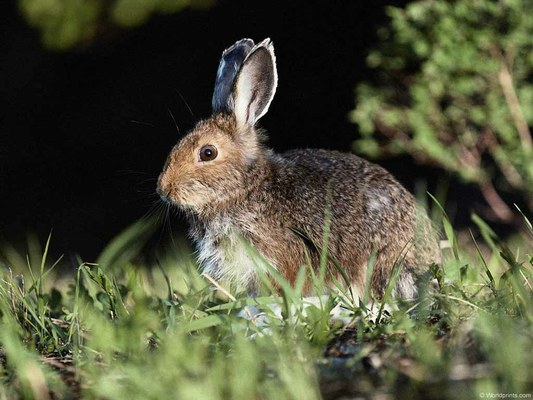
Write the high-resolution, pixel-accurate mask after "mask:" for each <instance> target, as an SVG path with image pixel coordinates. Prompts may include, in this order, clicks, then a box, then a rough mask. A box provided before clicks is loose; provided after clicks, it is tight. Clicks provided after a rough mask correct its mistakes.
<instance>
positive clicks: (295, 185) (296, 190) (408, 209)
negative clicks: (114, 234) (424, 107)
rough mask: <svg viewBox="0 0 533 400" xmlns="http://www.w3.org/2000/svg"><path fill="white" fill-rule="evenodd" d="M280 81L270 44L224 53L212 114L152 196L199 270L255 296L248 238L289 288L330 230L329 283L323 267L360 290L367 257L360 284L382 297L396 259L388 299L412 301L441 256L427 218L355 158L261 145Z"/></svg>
mask: <svg viewBox="0 0 533 400" xmlns="http://www.w3.org/2000/svg"><path fill="white" fill-rule="evenodd" d="M277 81H278V77H277V71H276V60H275V56H274V48H273V45H272V42H271V41H270V39H266V40H264V41H262V42H261V43H258V44H254V42H253V41H252V40H250V39H242V40H240V41H238V42H236V43H235V44H234V45H233V46H231V47H230V48H228V49H226V50H225V51H224V52H223V54H222V59H221V61H220V65H219V67H218V71H217V76H216V82H215V90H214V95H213V100H212V106H213V115H212V116H211V117H210V118H208V119H206V120H203V121H200V122H199V123H198V124H197V125H196V127H195V128H194V129H193V130H192V131H191V132H190V133H188V134H187V135H186V136H185V137H184V138H182V139H181V140H180V141H179V143H178V144H177V145H176V146H175V147H174V148H173V149H172V151H171V153H170V155H169V157H168V160H167V162H166V165H165V167H164V169H163V172H162V173H161V175H160V176H159V181H158V193H159V194H160V196H161V197H162V198H163V200H165V201H166V202H168V203H170V204H172V205H175V206H177V207H178V208H180V209H182V210H183V211H184V212H185V214H186V215H187V217H188V218H189V222H190V235H191V237H192V239H193V241H194V242H195V244H196V247H197V254H198V259H199V262H200V264H201V265H202V267H203V270H204V272H206V273H208V274H209V275H210V276H211V277H213V278H215V279H221V280H223V281H226V282H229V283H232V284H236V285H238V286H240V287H241V288H243V289H246V290H247V291H248V292H249V293H250V294H251V295H253V294H255V293H256V290H257V287H258V286H257V285H258V281H259V275H258V269H259V268H261V265H264V264H261V263H257V262H256V261H257V260H256V259H255V258H254V255H253V253H251V252H250V251H249V250H250V247H249V245H247V244H246V242H247V243H249V244H250V245H251V246H253V248H255V250H256V251H257V252H258V253H259V254H260V255H261V256H262V257H263V258H264V259H265V260H267V261H268V262H269V263H270V264H271V265H272V266H273V267H274V268H275V269H277V271H279V273H280V274H281V275H282V276H283V277H285V278H286V279H287V280H288V281H289V282H291V283H294V281H295V279H296V276H297V273H298V270H299V269H300V267H301V266H303V265H306V266H309V267H312V268H315V270H316V268H318V264H319V262H320V261H319V260H320V257H321V253H322V251H323V249H321V248H320V246H322V244H323V243H326V241H324V228H325V227H326V226H328V227H329V228H328V229H329V235H328V238H329V240H327V251H328V254H329V258H330V261H329V263H330V264H331V265H330V266H329V268H330V269H329V270H330V271H331V272H332V273H333V276H336V277H338V278H339V279H340V281H341V282H342V279H341V278H340V277H341V275H340V274H339V272H338V270H337V269H336V268H335V267H334V266H333V264H332V261H331V260H335V261H336V263H338V265H340V266H342V267H343V268H344V270H345V274H346V276H347V277H348V278H349V280H350V285H351V286H352V287H353V288H354V289H356V290H357V291H358V292H359V293H361V291H362V290H363V289H364V285H365V282H366V275H367V270H368V269H369V267H368V264H369V259H371V258H373V259H374V264H373V269H372V276H371V277H369V278H370V282H371V286H372V290H373V291H374V293H375V295H376V296H377V297H379V296H382V295H383V292H384V290H385V288H386V285H387V282H388V279H389V277H390V276H391V273H392V270H393V266H394V265H395V263H398V262H402V266H401V271H400V274H399V278H398V280H397V282H396V287H395V290H394V293H395V295H397V296H403V297H412V296H414V295H415V294H416V285H415V282H416V278H417V276H419V275H420V273H421V272H424V271H425V270H427V267H428V265H429V264H431V263H432V262H438V261H439V258H440V255H439V248H438V242H437V240H436V235H435V233H434V231H433V229H432V227H431V224H430V222H429V220H428V218H427V216H426V214H425V212H424V211H422V210H421V209H419V208H418V207H417V206H416V204H415V200H414V198H413V196H412V195H411V194H410V193H409V192H408V191H407V190H406V189H404V188H403V187H402V185H401V184H400V183H398V181H396V179H395V178H394V177H393V176H392V175H391V174H390V173H388V172H387V171H386V170H384V169H383V168H382V167H380V166H378V165H375V164H372V163H370V162H368V161H366V160H363V159H361V158H359V157H357V156H355V155H352V154H344V153H340V152H336V151H326V150H310V149H308V150H292V151H288V152H286V153H283V154H277V153H274V152H273V151H272V150H271V149H269V148H267V147H266V146H265V139H266V136H265V132H264V131H263V130H261V129H258V128H257V127H256V124H257V121H258V120H259V119H260V118H261V117H262V116H263V115H264V114H265V113H266V112H267V110H268V108H269V105H270V102H271V101H272V98H273V97H274V93H275V91H276V86H277ZM327 276H328V277H329V279H331V278H332V275H331V274H327ZM310 289H311V288H310V285H309V282H308V283H307V290H310Z"/></svg>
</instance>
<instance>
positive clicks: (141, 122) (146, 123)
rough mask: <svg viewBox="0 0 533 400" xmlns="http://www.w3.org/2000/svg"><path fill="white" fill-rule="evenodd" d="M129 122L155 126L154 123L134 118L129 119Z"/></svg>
mask: <svg viewBox="0 0 533 400" xmlns="http://www.w3.org/2000/svg"><path fill="white" fill-rule="evenodd" d="M130 122H131V123H132V124H139V125H144V126H149V127H150V128H155V125H154V124H152V123H150V122H143V121H137V120H134V119H132V120H130Z"/></svg>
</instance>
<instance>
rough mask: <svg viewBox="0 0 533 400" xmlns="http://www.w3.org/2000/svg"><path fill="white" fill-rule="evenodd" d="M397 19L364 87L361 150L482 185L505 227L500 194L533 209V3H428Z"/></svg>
mask: <svg viewBox="0 0 533 400" xmlns="http://www.w3.org/2000/svg"><path fill="white" fill-rule="evenodd" d="M388 14H389V16H390V18H391V21H390V25H389V26H388V27H386V28H382V29H380V30H379V32H378V34H379V37H380V38H381V44H380V45H379V47H378V48H377V49H375V50H374V51H372V52H371V53H370V54H369V56H368V59H367V62H368V65H369V66H370V67H371V68H374V69H376V80H375V82H376V83H363V84H360V85H359V86H358V87H357V90H356V96H357V100H356V104H357V106H356V109H355V110H354V111H353V112H352V114H351V118H352V120H353V121H354V122H356V123H357V124H358V125H359V128H360V133H361V136H362V137H361V138H360V139H359V140H357V141H356V142H355V149H356V150H357V151H360V152H363V153H365V154H367V155H369V156H372V157H380V156H383V155H395V154H401V153H408V154H410V155H411V156H413V157H414V158H415V160H416V161H418V162H420V163H424V164H429V165H436V166H439V167H441V168H443V169H444V170H446V171H450V172H452V173H453V174H455V175H456V176H458V177H459V178H461V179H462V180H464V181H466V182H472V183H475V184H477V185H479V187H480V188H481V190H482V191H483V194H484V195H485V197H486V199H487V201H488V203H489V205H490V206H491V207H492V209H493V211H494V212H495V213H496V215H497V216H498V217H499V218H501V219H502V220H505V219H509V218H510V216H511V210H510V209H509V208H508V207H506V205H505V204H504V203H503V202H502V201H501V199H500V197H499V195H498V192H508V191H511V192H514V193H518V194H520V195H521V196H522V197H523V199H524V201H525V202H526V203H528V204H529V207H530V209H532V210H533V143H532V136H531V131H530V129H529V126H531V125H532V124H533V80H532V79H531V78H532V77H533V18H532V16H533V2H531V1H530V0H500V1H492V0H474V1H472V0H452V1H448V0H419V1H415V2H412V3H410V4H409V5H408V6H407V7H406V8H405V9H400V8H389V9H388ZM494 188H496V190H495V189H494Z"/></svg>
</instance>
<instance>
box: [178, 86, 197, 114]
mask: <svg viewBox="0 0 533 400" xmlns="http://www.w3.org/2000/svg"><path fill="white" fill-rule="evenodd" d="M175 90H176V93H177V94H178V96H180V98H181V100H182V101H183V103H184V104H185V106H186V107H187V109H188V110H189V112H190V113H191V117H193V118H194V113H193V112H192V110H191V107H189V104H188V103H187V101H186V100H185V97H183V95H182V94H181V92H180V91H179V90H178V89H175Z"/></svg>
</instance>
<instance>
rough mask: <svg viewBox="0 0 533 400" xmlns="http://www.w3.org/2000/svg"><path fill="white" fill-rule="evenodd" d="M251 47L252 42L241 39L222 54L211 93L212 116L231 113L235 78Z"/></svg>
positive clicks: (252, 45)
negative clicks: (213, 89)
mask: <svg viewBox="0 0 533 400" xmlns="http://www.w3.org/2000/svg"><path fill="white" fill-rule="evenodd" d="M253 47H254V42H253V40H251V39H241V40H239V41H238V42H236V43H235V44H234V45H233V46H231V47H229V48H227V49H226V50H224V52H223V53H222V58H221V59H220V63H219V64H218V70H217V78H216V81H215V91H214V92H213V100H212V106H213V114H216V113H220V112H224V113H231V112H233V98H232V91H233V86H234V84H235V77H236V76H237V74H238V73H239V71H240V69H241V66H242V64H243V63H244V60H245V59H246V57H247V56H248V54H250V52H251V51H252V49H253Z"/></svg>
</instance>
